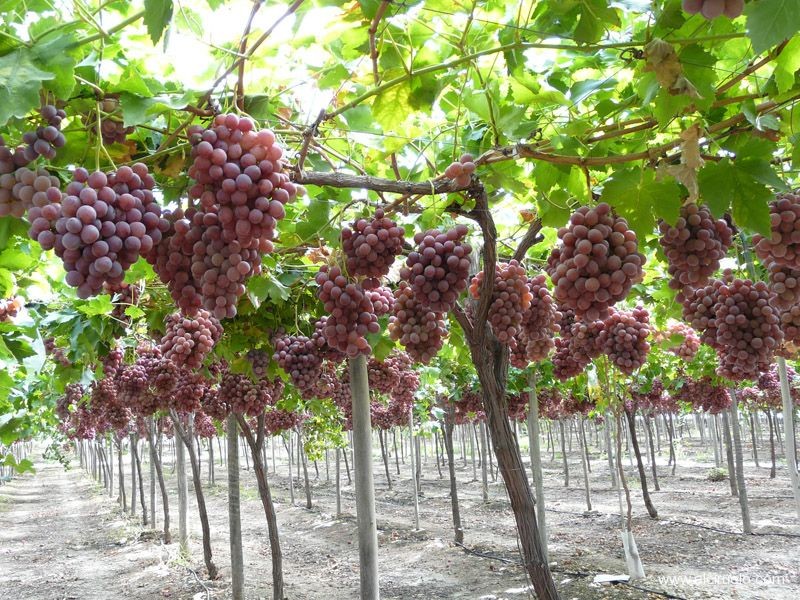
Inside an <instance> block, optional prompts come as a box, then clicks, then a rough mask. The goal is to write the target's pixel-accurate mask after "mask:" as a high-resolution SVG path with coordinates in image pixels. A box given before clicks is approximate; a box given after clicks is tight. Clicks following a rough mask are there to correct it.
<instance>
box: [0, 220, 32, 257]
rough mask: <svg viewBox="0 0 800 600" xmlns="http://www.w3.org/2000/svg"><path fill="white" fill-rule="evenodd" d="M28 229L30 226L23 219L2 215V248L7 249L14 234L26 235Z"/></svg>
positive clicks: (0, 238)
mask: <svg viewBox="0 0 800 600" xmlns="http://www.w3.org/2000/svg"><path fill="white" fill-rule="evenodd" d="M27 229H28V228H27V227H26V226H25V223H24V222H23V221H22V220H21V219H16V218H14V217H0V250H5V249H6V247H7V246H8V240H9V239H11V238H12V237H13V236H14V235H20V236H24V235H26V232H27Z"/></svg>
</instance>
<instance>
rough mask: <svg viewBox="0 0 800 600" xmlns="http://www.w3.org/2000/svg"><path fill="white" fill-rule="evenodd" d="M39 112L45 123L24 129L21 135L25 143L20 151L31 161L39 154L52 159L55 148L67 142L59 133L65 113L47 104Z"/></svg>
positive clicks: (61, 146)
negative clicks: (31, 128) (32, 128)
mask: <svg viewBox="0 0 800 600" xmlns="http://www.w3.org/2000/svg"><path fill="white" fill-rule="evenodd" d="M39 114H40V115H41V116H42V118H43V119H44V120H45V121H46V122H47V125H45V126H40V127H37V128H36V129H35V130H34V131H26V132H25V134H23V136H22V141H23V142H25V144H27V145H26V146H25V147H24V148H23V149H22V153H23V156H24V157H25V158H26V159H27V161H28V162H33V161H34V160H36V159H37V158H39V157H40V156H43V157H44V158H46V159H47V160H53V159H54V158H55V157H56V152H57V148H63V147H64V144H66V143H67V139H66V138H65V137H64V134H63V133H61V121H62V120H63V119H64V118H66V116H67V113H66V112H64V110H63V109H58V108H56V107H55V106H53V105H52V104H48V105H46V106H43V107H42V108H41V110H40V111H39Z"/></svg>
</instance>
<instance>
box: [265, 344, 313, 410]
mask: <svg viewBox="0 0 800 600" xmlns="http://www.w3.org/2000/svg"><path fill="white" fill-rule="evenodd" d="M274 344H275V354H274V355H273V356H272V359H273V360H274V361H275V362H277V363H278V366H280V368H281V369H283V370H284V371H286V373H288V375H289V377H291V379H292V383H293V384H294V385H295V387H296V388H297V389H298V391H299V392H300V394H301V395H303V396H304V397H307V396H308V394H311V391H310V390H311V389H312V388H313V387H314V385H315V384H316V383H317V380H318V379H319V376H320V372H321V370H322V359H321V358H320V356H319V353H318V352H317V351H316V349H317V348H316V345H315V344H314V342H313V341H312V340H310V339H309V338H307V337H306V336H304V335H291V336H287V335H284V336H279V337H277V338H276V339H275V342H274ZM312 397H313V396H312Z"/></svg>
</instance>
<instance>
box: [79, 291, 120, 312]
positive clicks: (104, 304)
mask: <svg viewBox="0 0 800 600" xmlns="http://www.w3.org/2000/svg"><path fill="white" fill-rule="evenodd" d="M77 308H78V310H79V311H81V312H82V313H83V314H85V315H87V316H89V317H94V316H97V315H110V314H111V312H112V311H113V310H114V305H113V304H112V303H111V296H109V295H108V294H100V295H99V296H95V297H94V298H92V299H91V300H87V301H86V302H83V303H81V304H79V305H78V307H77Z"/></svg>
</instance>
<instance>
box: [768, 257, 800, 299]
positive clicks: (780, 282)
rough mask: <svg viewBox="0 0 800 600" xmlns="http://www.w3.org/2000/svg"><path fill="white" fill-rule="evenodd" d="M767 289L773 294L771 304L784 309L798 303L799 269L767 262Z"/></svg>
mask: <svg viewBox="0 0 800 600" xmlns="http://www.w3.org/2000/svg"><path fill="white" fill-rule="evenodd" d="M767 270H768V271H769V289H770V291H771V292H772V293H773V294H775V297H773V298H772V300H771V302H772V306H774V307H775V308H777V309H779V310H786V309H788V308H791V307H793V306H795V305H797V304H800V269H795V268H793V267H786V266H783V265H780V264H778V263H776V262H772V261H769V262H768V263H767Z"/></svg>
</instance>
